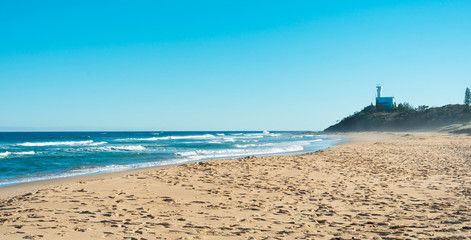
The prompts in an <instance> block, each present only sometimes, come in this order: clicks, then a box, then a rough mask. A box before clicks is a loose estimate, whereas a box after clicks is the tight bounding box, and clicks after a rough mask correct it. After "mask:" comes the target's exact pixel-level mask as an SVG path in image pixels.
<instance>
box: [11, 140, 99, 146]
mask: <svg viewBox="0 0 471 240" xmlns="http://www.w3.org/2000/svg"><path fill="white" fill-rule="evenodd" d="M106 143H107V142H94V141H93V140H87V141H65V142H25V143H18V144H17V145H18V146H23V147H46V146H83V145H91V146H96V145H102V144H106Z"/></svg>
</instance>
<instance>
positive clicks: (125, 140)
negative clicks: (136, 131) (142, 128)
mask: <svg viewBox="0 0 471 240" xmlns="http://www.w3.org/2000/svg"><path fill="white" fill-rule="evenodd" d="M160 139H163V138H159V137H150V138H121V139H116V140H115V141H119V142H132V141H157V140H160Z"/></svg>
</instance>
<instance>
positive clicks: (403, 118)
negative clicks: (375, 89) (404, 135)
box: [324, 104, 471, 132]
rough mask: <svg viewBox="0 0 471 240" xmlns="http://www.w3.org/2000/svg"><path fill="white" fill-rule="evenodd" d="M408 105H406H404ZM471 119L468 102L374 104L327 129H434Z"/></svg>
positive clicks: (328, 130)
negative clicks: (431, 105) (379, 106)
mask: <svg viewBox="0 0 471 240" xmlns="http://www.w3.org/2000/svg"><path fill="white" fill-rule="evenodd" d="M404 106H405V107H404ZM470 121H471V109H470V108H469V107H467V106H465V105H459V104H456V105H446V106H443V107H435V108H423V107H422V108H421V107H419V108H418V109H413V108H412V107H410V105H408V104H407V105H402V106H401V105H400V106H399V107H396V108H394V109H392V110H391V111H389V112H385V111H382V110H381V109H377V108H376V107H374V106H373V105H370V106H367V107H365V108H364V109H363V110H361V111H360V112H357V113H355V114H353V115H351V116H348V117H346V118H344V119H343V120H342V121H340V122H339V123H337V124H335V125H332V126H330V127H328V128H327V129H325V130H324V131H325V132H355V131H414V130H432V129H436V128H439V127H442V126H446V125H450V124H454V123H464V122H470Z"/></svg>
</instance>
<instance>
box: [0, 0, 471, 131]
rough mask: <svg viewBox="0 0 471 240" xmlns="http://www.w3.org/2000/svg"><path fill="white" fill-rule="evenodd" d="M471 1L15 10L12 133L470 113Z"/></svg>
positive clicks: (9, 81)
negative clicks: (394, 109)
mask: <svg viewBox="0 0 471 240" xmlns="http://www.w3.org/2000/svg"><path fill="white" fill-rule="evenodd" d="M470 63H471V1H469V0H467V1H446V0H441V1H433V0H426V1H400V0H392V1H387V0H382V1H378V0H375V1H314V0H311V1H280V2H276V1H76V2H71V1H2V3H1V6H0V131H16V130H20V131H30V130H34V131H40V130H43V131H49V130H263V129H268V130H322V129H324V128H326V127H328V126H329V125H331V124H334V123H335V122H336V121H337V120H339V119H342V118H343V117H345V116H347V115H349V114H352V113H353V112H355V111H359V110H361V108H363V107H364V106H366V105H368V104H370V103H371V102H373V101H374V97H375V86H376V84H378V83H381V84H382V85H383V86H384V90H383V93H384V95H386V96H395V97H396V100H397V101H399V102H409V103H411V104H412V105H414V106H418V105H424V104H425V105H430V106H441V105H445V104H450V103H452V104H455V103H462V102H463V98H464V91H465V88H466V87H471V65H470Z"/></svg>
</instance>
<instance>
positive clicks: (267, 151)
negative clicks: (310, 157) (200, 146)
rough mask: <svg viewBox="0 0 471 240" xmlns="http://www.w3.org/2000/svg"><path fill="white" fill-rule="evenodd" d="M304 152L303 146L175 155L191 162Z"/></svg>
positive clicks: (194, 152)
mask: <svg viewBox="0 0 471 240" xmlns="http://www.w3.org/2000/svg"><path fill="white" fill-rule="evenodd" d="M302 150H304V148H303V146H300V145H296V146H286V147H279V148H263V149H222V150H194V151H186V152H177V153H175V155H177V156H181V157H185V158H186V159H188V160H191V161H197V160H202V159H211V158H227V157H241V156H249V155H265V154H277V153H286V152H297V151H302Z"/></svg>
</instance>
